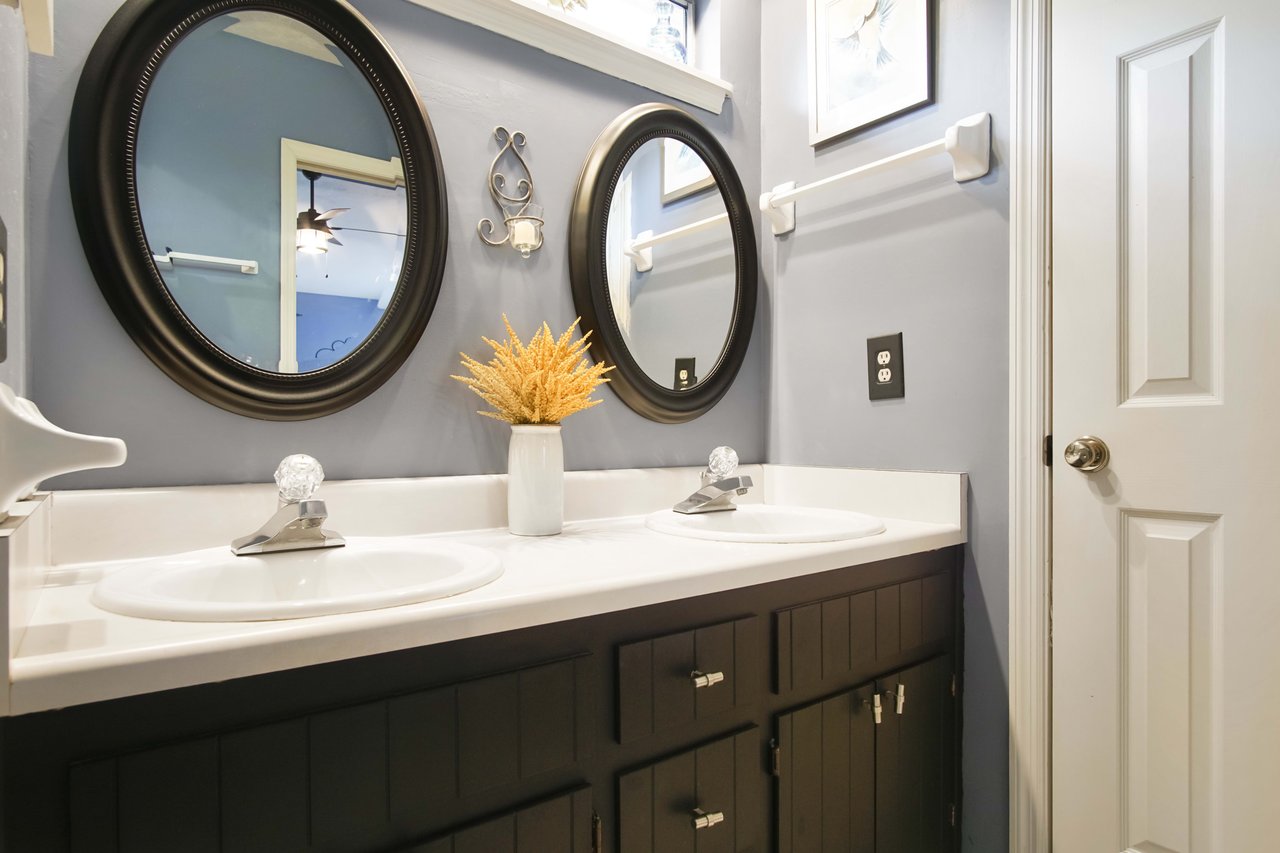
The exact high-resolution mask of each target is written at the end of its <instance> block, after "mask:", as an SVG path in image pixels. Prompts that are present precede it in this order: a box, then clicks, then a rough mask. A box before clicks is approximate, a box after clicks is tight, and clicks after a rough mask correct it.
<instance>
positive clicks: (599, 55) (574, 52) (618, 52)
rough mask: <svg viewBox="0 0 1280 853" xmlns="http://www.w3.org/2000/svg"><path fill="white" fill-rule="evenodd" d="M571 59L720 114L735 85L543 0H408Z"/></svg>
mask: <svg viewBox="0 0 1280 853" xmlns="http://www.w3.org/2000/svg"><path fill="white" fill-rule="evenodd" d="M409 2H410V3H414V4H416V5H418V6H423V7H425V8H427V9H432V10H434V11H436V12H440V13H441V14H444V15H448V16H449V17H451V18H457V19H458V20H459V21H466V22H467V23H469V24H475V25H476V26H478V27H483V28H484V29H486V30H490V31H492V32H495V33H498V34H499V35H503V36H506V37H507V38H511V39H515V40H516V41H519V42H523V43H524V44H527V45H529V46H530V47H536V48H538V49H539V50H544V51H546V52H547V53H550V54H554V55H555V56H559V57H561V58H563V59H567V60H569V61H570V62H576V63H578V64H579V65H585V66H586V67H588V68H594V69H595V70H597V71H599V72H601V73H603V74H608V75H609V76H611V77H617V78H619V79H621V80H627V81H629V82H631V83H636V84H638V85H640V86H644V87H645V88H647V89H652V90H653V91H655V92H659V93H661V94H663V95H667V96H669V97H672V98H675V99H677V100H680V101H684V102H685V103H688V104H692V105H694V106H695V107H701V108H702V109H704V110H710V111H711V112H713V113H719V112H720V111H721V110H722V109H724V100H725V98H728V97H730V96H731V95H732V94H733V86H732V85H731V84H730V83H727V82H726V81H724V80H721V79H719V78H716V77H713V76H712V75H710V74H707V73H706V72H705V71H700V70H698V69H697V68H690V67H688V66H685V65H678V64H676V63H674V62H669V61H667V60H665V59H662V58H660V57H658V56H656V55H654V54H652V53H650V52H649V51H647V50H644V49H642V48H639V47H635V46H634V45H631V44H628V43H626V42H622V41H619V40H618V39H617V38H616V37H614V36H612V35H610V34H609V33H606V32H604V31H603V30H600V29H597V28H596V27H593V26H590V25H589V24H585V23H582V22H581V21H576V20H574V19H573V17H572V15H569V14H565V13H563V12H561V11H559V10H557V9H552V8H550V7H549V6H547V5H546V3H545V0H409Z"/></svg>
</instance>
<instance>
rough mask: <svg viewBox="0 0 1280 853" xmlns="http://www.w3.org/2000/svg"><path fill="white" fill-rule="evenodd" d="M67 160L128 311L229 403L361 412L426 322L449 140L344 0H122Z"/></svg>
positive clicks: (194, 388) (437, 260) (268, 412)
mask: <svg viewBox="0 0 1280 853" xmlns="http://www.w3.org/2000/svg"><path fill="white" fill-rule="evenodd" d="M69 165H70V179H71V190H72V202H73V205H74V208H75V214H76V222H77V225H78V227H79V231H80V238H81V241H82V243H83V244H84V249H85V254H86V256H87V258H88V260H89V264H90V266H91V267H92V269H93V273H94V276H95V278H96V279H97V282H98V286H99V287H100V289H101V290H102V293H103V295H104V296H105V297H106V300H107V302H108V303H109V305H110V306H111V309H112V311H113V312H114V313H115V315H116V317H117V318H118V319H119V321H120V323H121V325H123V326H124V328H125V330H126V331H127V332H128V333H129V335H130V336H131V337H132V338H133V340H134V342H135V343H137V345H138V346H139V347H140V348H141V349H142V351H143V352H144V353H146V355H147V356H148V357H149V358H150V359H151V360H152V361H153V362H155V364H156V365H157V366H159V367H160V369H161V370H163V371H164V372H165V373H167V374H168V375H169V376H170V377H171V378H172V379H174V380H175V381H176V382H178V383H179V384H180V385H182V386H183V387H184V388H186V389H187V390H188V391H190V392H192V393H193V394H196V395H197V396H199V397H202V398H203V399H205V400H207V401H209V402H210V403H213V404H215V405H218V406H221V407H222V408H224V409H227V410H229V411H232V412H236V413H238V414H242V415H248V416H251V417H256V418H263V419H268V420H301V419H305V418H314V417H319V416H322V415H326V414H331V413H333V412H336V411H339V410H341V409H343V408H346V407H347V406H350V405H352V404H353V403H355V402H357V401H359V400H360V399H362V398H364V397H365V396H367V395H369V394H371V393H372V392H373V391H374V390H376V389H377V388H378V387H379V386H380V385H382V383H384V382H385V381H386V380H387V379H389V378H390V377H391V375H392V374H393V373H395V371H396V370H397V369H398V368H399V367H400V366H401V365H402V364H403V363H404V361H405V359H406V358H407V357H408V355H409V353H410V352H411V351H412V350H413V348H414V346H415V345H416V344H417V342H418V339H419V338H420V337H421V336H422V333H423V330H424V329H425V328H426V325H427V321H428V320H429V319H430V317H431V312H432V309H433V308H434V307H435V303H436V297H437V295H438V294H439V290H440V282H441V278H442V276H443V273H444V264H445V249H446V244H447V235H448V224H447V213H446V198H445V186H444V172H443V167H442V165H441V163H440V155H439V149H438V147H437V145H436V141H435V137H434V134H433V132H432V129H431V124H430V121H429V120H428V118H427V115H426V112H425V110H424V108H423V106H422V102H421V100H420V99H419V97H418V94H417V92H416V91H415V89H414V86H413V83H412V82H411V81H410V79H409V76H408V74H407V73H406V72H405V70H404V68H403V67H402V66H401V65H400V63H399V61H398V60H397V59H396V57H395V55H394V54H393V53H392V51H391V49H390V48H389V47H388V46H387V44H386V43H385V42H384V41H383V40H382V38H381V37H380V36H379V35H378V33H377V32H376V31H375V30H374V29H373V28H372V27H371V26H370V25H369V23H368V22H367V21H366V20H365V19H364V17H363V16H361V15H360V13H359V12H357V11H356V10H355V9H354V8H352V7H351V6H350V5H348V4H347V3H346V2H344V0H127V2H126V3H125V4H124V5H123V6H122V7H121V8H120V10H119V11H118V12H117V13H116V14H115V16H114V17H113V18H112V19H111V21H110V22H109V23H108V24H107V26H106V28H105V29H104V30H103V32H102V34H101V36H100V37H99V39H98V41H97V44H96V45H95V46H94V48H93V51H92V53H91V54H90V56H89V58H88V61H87V63H86V65H85V69H84V72H83V74H82V76H81V78H80V84H79V88H78V89H77V91H76V98H75V104H74V107H73V109H72V117H71V133H70V152H69Z"/></svg>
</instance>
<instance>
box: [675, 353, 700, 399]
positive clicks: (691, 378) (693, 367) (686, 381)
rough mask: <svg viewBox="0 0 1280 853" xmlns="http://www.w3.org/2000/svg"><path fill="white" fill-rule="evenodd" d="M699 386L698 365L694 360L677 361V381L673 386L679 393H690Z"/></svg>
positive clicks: (683, 359) (680, 359) (678, 359)
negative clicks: (695, 386)
mask: <svg viewBox="0 0 1280 853" xmlns="http://www.w3.org/2000/svg"><path fill="white" fill-rule="evenodd" d="M697 384H698V365H697V359H694V358H677V359H676V381H675V384H674V385H673V386H672V387H673V388H675V390H677V391H688V390H689V389H690V388H692V387H693V386H694V385H697Z"/></svg>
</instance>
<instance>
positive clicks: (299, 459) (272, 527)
mask: <svg viewBox="0 0 1280 853" xmlns="http://www.w3.org/2000/svg"><path fill="white" fill-rule="evenodd" d="M323 480H324V469H323V468H321V467H320V463H319V462H317V461H316V460H315V459H313V458H311V457H310V456H307V455H306V454H304V453H295V454H294V455H293V456H287V457H285V459H284V461H282V462H281V463H280V467H278V468H276V485H277V486H278V487H279V489H280V508H279V509H277V510H276V514H275V515H273V516H271V518H270V519H269V520H268V521H267V523H266V524H264V525H262V527H261V528H260V529H259V530H258V531H257V532H256V533H251V534H249V535H248V536H241V537H240V538H239V539H236V540H234V541H232V543H231V552H232V553H233V554H235V555H236V556H237V557H243V556H246V555H249V554H270V553H272V552H274V551H301V550H305V549H308V548H337V547H340V546H342V545H346V544H347V541H346V540H345V539H343V538H342V537H341V536H339V535H338V534H337V533H334V532H333V531H332V530H325V529H324V528H323V527H322V525H323V524H324V522H325V520H326V519H328V518H329V511H328V509H327V508H326V507H325V505H324V501H320V500H313V499H312V497H311V496H312V495H314V494H315V492H316V489H318V488H320V483H321V482H322V481H323Z"/></svg>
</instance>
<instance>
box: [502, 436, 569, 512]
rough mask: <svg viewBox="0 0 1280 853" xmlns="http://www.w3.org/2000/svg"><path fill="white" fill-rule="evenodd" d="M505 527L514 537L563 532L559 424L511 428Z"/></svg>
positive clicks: (562, 486) (562, 451)
mask: <svg viewBox="0 0 1280 853" xmlns="http://www.w3.org/2000/svg"><path fill="white" fill-rule="evenodd" d="M507 473H508V476H507V527H509V528H510V529H511V532H512V533H514V534H516V535H517V536H554V535H555V534H557V533H559V532H560V531H561V530H562V529H563V528H564V443H563V441H562V439H561V438H560V425H559V424H512V426H511V445H510V447H509V449H508V452H507Z"/></svg>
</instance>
